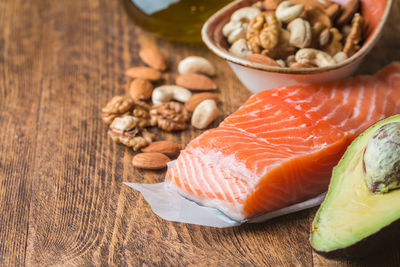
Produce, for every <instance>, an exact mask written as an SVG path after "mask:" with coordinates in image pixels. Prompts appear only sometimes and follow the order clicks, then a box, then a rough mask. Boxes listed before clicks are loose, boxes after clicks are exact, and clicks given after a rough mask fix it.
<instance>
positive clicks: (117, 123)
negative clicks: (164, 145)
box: [108, 115, 155, 151]
mask: <svg viewBox="0 0 400 267" xmlns="http://www.w3.org/2000/svg"><path fill="white" fill-rule="evenodd" d="M139 123H140V120H139V119H138V118H136V117H133V116H130V115H125V116H123V117H117V118H115V119H114V121H113V122H112V123H111V125H110V130H109V131H108V135H109V136H110V137H111V139H112V140H113V141H114V142H119V143H122V144H124V145H126V146H129V147H132V148H133V150H135V151H137V150H139V149H140V148H142V147H145V146H147V145H149V144H150V143H151V142H152V141H153V140H154V139H155V136H154V135H153V134H152V133H150V132H148V131H146V130H141V127H140V126H139Z"/></svg>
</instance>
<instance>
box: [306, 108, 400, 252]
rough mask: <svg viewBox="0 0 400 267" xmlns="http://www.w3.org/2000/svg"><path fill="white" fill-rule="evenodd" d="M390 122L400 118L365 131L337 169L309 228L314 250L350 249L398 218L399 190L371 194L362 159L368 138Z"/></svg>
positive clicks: (352, 145) (350, 147)
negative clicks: (365, 178)
mask: <svg viewBox="0 0 400 267" xmlns="http://www.w3.org/2000/svg"><path fill="white" fill-rule="evenodd" d="M393 121H400V115H396V116H393V117H390V118H388V119H386V120H383V121H380V122H378V123H377V124H375V125H374V126H372V127H370V128H369V129H367V130H366V131H365V132H364V133H363V134H362V135H360V136H359V137H358V138H357V139H356V140H355V141H354V142H353V143H352V144H351V145H350V146H349V148H348V149H347V151H346V153H345V155H344V156H343V157H342V159H341V160H340V162H339V164H338V165H337V166H336V168H335V170H334V172H333V175H332V179H331V184H330V186H329V190H328V193H327V196H326V198H325V200H324V202H323V203H322V205H321V207H320V209H319V211H318V213H317V215H316V217H315V219H314V223H313V227H312V233H311V244H312V246H313V247H314V248H315V249H316V250H317V251H321V252H330V251H334V250H337V249H341V248H346V247H349V246H351V245H353V244H355V243H357V242H358V241H360V240H362V239H364V238H366V237H368V236H370V235H372V234H374V233H376V232H379V230H380V229H382V228H384V227H385V226H387V225H389V224H390V223H392V222H394V221H396V220H398V219H399V218H400V190H393V191H390V192H388V193H384V194H374V193H372V192H370V190H369V189H368V187H367V184H366V182H365V180H364V177H363V176H364V175H365V174H364V171H363V160H362V159H363V153H364V149H365V147H366V145H367V143H368V140H369V138H370V137H371V136H372V135H373V133H374V132H375V130H376V129H378V128H379V127H380V126H382V125H383V124H385V123H388V122H393Z"/></svg>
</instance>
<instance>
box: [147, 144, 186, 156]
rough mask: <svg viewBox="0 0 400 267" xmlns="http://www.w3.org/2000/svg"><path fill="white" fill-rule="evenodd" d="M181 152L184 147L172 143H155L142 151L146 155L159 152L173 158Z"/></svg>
mask: <svg viewBox="0 0 400 267" xmlns="http://www.w3.org/2000/svg"><path fill="white" fill-rule="evenodd" d="M181 150H182V145H180V144H178V143H174V142H171V141H157V142H153V143H151V144H150V145H148V146H147V147H145V148H143V149H142V151H143V152H145V153H153V152H158V153H162V154H164V155H167V156H168V157H172V158H174V157H177V156H178V155H179V153H180V151H181Z"/></svg>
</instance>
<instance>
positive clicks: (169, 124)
mask: <svg viewBox="0 0 400 267" xmlns="http://www.w3.org/2000/svg"><path fill="white" fill-rule="evenodd" d="M150 117H151V119H150V124H151V125H152V126H158V127H159V128H161V129H163V130H165V131H177V130H184V129H186V128H187V123H186V122H187V121H188V120H189V118H190V115H189V112H188V111H187V110H186V109H185V107H184V106H183V105H182V104H180V103H177V102H168V103H165V104H162V105H157V106H154V107H153V108H152V109H151V110H150Z"/></svg>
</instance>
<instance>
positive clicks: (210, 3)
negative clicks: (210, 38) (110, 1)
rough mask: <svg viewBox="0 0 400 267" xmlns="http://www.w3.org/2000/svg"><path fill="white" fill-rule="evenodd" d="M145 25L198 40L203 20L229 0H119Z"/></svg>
mask: <svg viewBox="0 0 400 267" xmlns="http://www.w3.org/2000/svg"><path fill="white" fill-rule="evenodd" d="M122 1H123V3H124V6H125V8H126V10H127V12H128V14H129V16H130V17H131V18H132V19H133V20H134V21H135V22H136V23H137V24H138V25H140V26H141V27H143V28H144V29H146V30H148V31H150V32H154V33H156V34H157V35H160V36H162V37H165V38H167V39H171V40H175V41H182V42H200V41H201V36H200V31H201V27H202V26H203V23H204V22H205V21H206V20H207V19H208V18H209V17H210V16H211V15H212V14H214V13H215V12H216V11H217V10H219V9H220V8H222V7H224V6H225V5H227V4H228V3H229V2H231V1H232V0H122Z"/></svg>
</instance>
